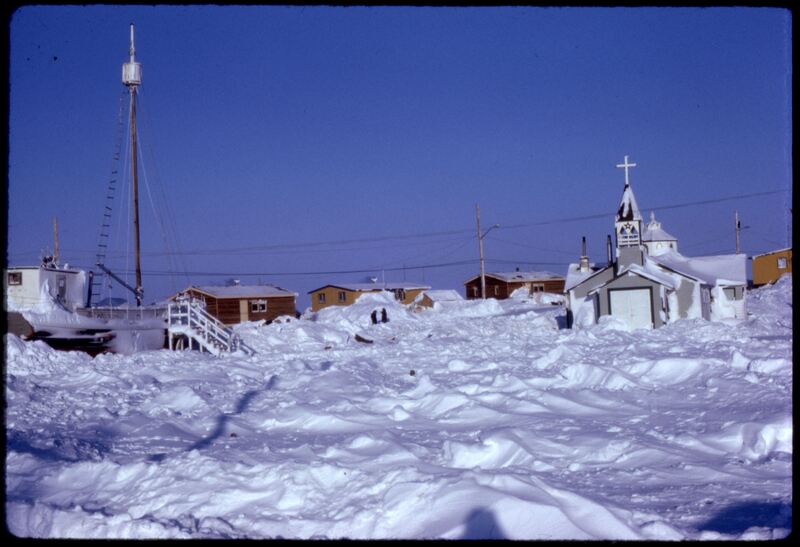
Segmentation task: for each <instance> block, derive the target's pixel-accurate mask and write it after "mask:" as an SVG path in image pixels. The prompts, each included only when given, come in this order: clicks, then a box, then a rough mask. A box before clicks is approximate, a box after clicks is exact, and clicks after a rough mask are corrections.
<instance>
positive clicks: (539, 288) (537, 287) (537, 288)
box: [531, 283, 544, 293]
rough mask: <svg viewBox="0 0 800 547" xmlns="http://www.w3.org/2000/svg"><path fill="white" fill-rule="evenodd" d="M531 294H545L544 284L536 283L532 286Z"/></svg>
mask: <svg viewBox="0 0 800 547" xmlns="http://www.w3.org/2000/svg"><path fill="white" fill-rule="evenodd" d="M531 292H534V293H537V292H544V284H542V283H534V284H533V285H532V286H531Z"/></svg>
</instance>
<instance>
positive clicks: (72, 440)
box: [6, 429, 111, 462]
mask: <svg viewBox="0 0 800 547" xmlns="http://www.w3.org/2000/svg"><path fill="white" fill-rule="evenodd" d="M110 444H111V440H110V436H109V434H108V432H107V431H102V430H97V431H95V436H94V437H89V436H87V435H80V436H73V435H64V434H62V433H60V432H57V431H53V432H50V433H49V434H47V435H42V434H34V433H30V432H26V431H20V430H17V429H10V430H7V431H6V452H7V453H8V452H12V451H13V452H19V453H24V454H30V455H32V456H36V457H37V458H39V459H40V460H44V461H50V462H81V461H100V460H102V459H103V457H104V456H105V455H106V454H107V453H108V452H109V450H110Z"/></svg>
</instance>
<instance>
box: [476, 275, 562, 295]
mask: <svg viewBox="0 0 800 547" xmlns="http://www.w3.org/2000/svg"><path fill="white" fill-rule="evenodd" d="M484 277H485V279H486V298H496V299H497V300H503V299H506V298H508V297H510V296H511V293H513V292H514V291H516V290H517V289H519V288H521V287H527V289H528V294H529V295H534V294H536V293H541V292H546V293H553V294H563V293H564V277H563V276H560V275H558V274H554V273H550V272H520V271H515V272H499V273H498V272H491V273H486V274H484ZM464 289H465V291H466V296H467V298H468V299H474V298H481V276H480V275H476V276H475V277H472V278H470V279H468V280H466V281H464Z"/></svg>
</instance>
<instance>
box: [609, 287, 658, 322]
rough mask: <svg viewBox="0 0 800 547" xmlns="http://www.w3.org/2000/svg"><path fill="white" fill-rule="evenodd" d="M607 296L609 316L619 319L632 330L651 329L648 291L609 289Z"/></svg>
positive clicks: (651, 319) (651, 316)
mask: <svg viewBox="0 0 800 547" xmlns="http://www.w3.org/2000/svg"><path fill="white" fill-rule="evenodd" d="M608 295H609V300H610V304H611V306H610V309H609V310H608V311H609V313H610V314H611V315H613V316H614V317H619V318H620V319H622V320H623V321H625V322H626V323H627V324H628V325H630V327H631V328H632V329H652V328H653V309H652V305H651V301H650V289H617V290H614V289H611V290H609V291H608Z"/></svg>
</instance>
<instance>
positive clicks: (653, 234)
mask: <svg viewBox="0 0 800 547" xmlns="http://www.w3.org/2000/svg"><path fill="white" fill-rule="evenodd" d="M642 241H678V239H677V238H676V237H674V236H672V235H670V234H668V233H667V232H665V231H664V230H663V229H662V228H661V223H660V222H659V221H657V220H656V215H655V213H654V212H653V211H650V222H648V223H647V226H646V227H645V229H644V231H643V232H642Z"/></svg>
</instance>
